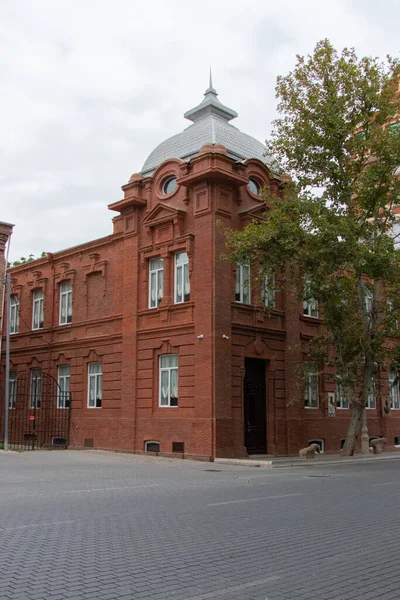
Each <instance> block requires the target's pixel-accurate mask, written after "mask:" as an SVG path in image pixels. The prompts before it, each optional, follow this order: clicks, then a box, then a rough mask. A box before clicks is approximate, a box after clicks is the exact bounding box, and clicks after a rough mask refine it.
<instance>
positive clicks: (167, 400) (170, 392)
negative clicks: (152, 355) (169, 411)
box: [159, 354, 178, 406]
mask: <svg viewBox="0 0 400 600" xmlns="http://www.w3.org/2000/svg"><path fill="white" fill-rule="evenodd" d="M159 379H160V393H159V403H160V406H178V355H177V354H164V355H163V356H160V373H159Z"/></svg>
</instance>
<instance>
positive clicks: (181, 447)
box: [172, 442, 185, 453]
mask: <svg viewBox="0 0 400 600" xmlns="http://www.w3.org/2000/svg"><path fill="white" fill-rule="evenodd" d="M172 452H180V453H183V452H185V442H172Z"/></svg>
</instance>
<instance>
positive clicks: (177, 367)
mask: <svg viewBox="0 0 400 600" xmlns="http://www.w3.org/2000/svg"><path fill="white" fill-rule="evenodd" d="M163 356H176V359H177V366H176V367H162V366H161V359H162V357H163ZM171 371H176V381H177V387H178V397H177V404H176V406H171ZM163 372H168V404H161V400H162V394H161V381H162V373H163ZM158 379H159V382H158V406H159V408H178V406H179V356H178V354H172V355H168V354H161V355H160V356H159V357H158Z"/></svg>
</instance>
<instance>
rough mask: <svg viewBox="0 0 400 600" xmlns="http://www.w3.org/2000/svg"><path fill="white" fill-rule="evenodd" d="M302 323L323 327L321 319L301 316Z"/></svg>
mask: <svg viewBox="0 0 400 600" xmlns="http://www.w3.org/2000/svg"><path fill="white" fill-rule="evenodd" d="M299 319H300V321H304V323H308V324H309V325H321V324H322V319H321V318H320V317H309V316H308V315H302V314H300V315H299Z"/></svg>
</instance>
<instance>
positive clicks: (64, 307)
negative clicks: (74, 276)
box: [60, 281, 72, 325]
mask: <svg viewBox="0 0 400 600" xmlns="http://www.w3.org/2000/svg"><path fill="white" fill-rule="evenodd" d="M71 322H72V286H71V282H70V281H64V283H62V284H61V285H60V325H65V324H66V323H71Z"/></svg>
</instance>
